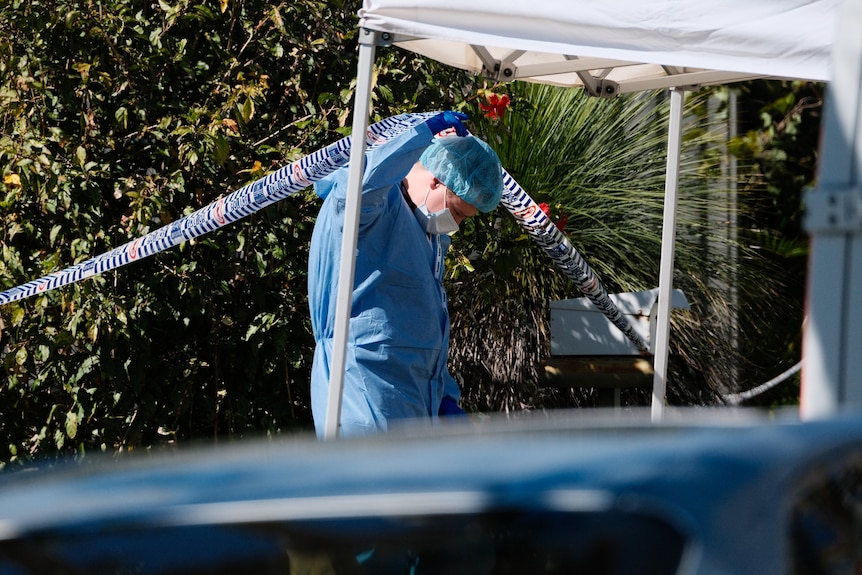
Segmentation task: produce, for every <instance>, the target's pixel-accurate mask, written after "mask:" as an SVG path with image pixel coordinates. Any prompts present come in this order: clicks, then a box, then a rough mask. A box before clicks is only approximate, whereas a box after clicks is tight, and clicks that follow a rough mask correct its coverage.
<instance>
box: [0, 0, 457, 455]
mask: <svg viewBox="0 0 862 575" xmlns="http://www.w3.org/2000/svg"><path fill="white" fill-rule="evenodd" d="M358 7H359V3H358V2H357V1H353V2H322V1H315V0H300V1H291V2H286V1H285V2H277V3H270V2H264V1H259V0H246V1H236V0H218V1H216V0H208V1H194V0H177V1H175V2H164V1H160V2H138V1H136V0H101V1H99V0H90V1H85V2H83V3H82V2H77V1H75V2H73V1H71V0H13V1H12V2H7V3H4V4H3V5H2V6H0V23H2V24H0V27H2V34H0V123H2V131H0V133H2V134H3V135H2V136H0V170H2V179H0V212H2V221H3V224H2V225H3V229H2V233H0V249H2V262H0V286H2V288H3V289H7V288H10V287H14V286H16V285H19V284H21V283H24V282H26V281H29V280H32V279H35V278H38V277H41V276H43V275H45V274H47V273H50V272H53V271H56V270H59V269H63V268H65V267H68V266H70V265H73V264H75V263H78V262H81V261H84V260H87V259H89V258H91V257H93V256H96V255H99V254H101V253H104V252H105V251H108V250H109V249H111V248H113V247H116V246H119V245H122V244H124V243H126V242H128V241H130V240H132V239H134V238H137V237H140V236H142V235H144V234H146V233H148V232H151V231H153V230H155V229H158V228H159V227H161V226H163V225H166V224H168V223H169V222H171V221H173V220H176V219H178V218H181V217H183V216H185V215H188V214H190V213H192V212H193V211H195V210H197V209H199V208H201V207H203V206H205V205H208V204H209V203H211V202H213V201H214V200H215V199H217V198H218V197H219V196H222V195H224V194H226V193H229V192H230V191H233V190H235V189H238V188H240V187H242V186H243V185H245V184H247V183H249V182H251V181H254V180H256V179H258V178H260V177H262V176H264V175H265V174H266V173H267V172H270V171H272V170H273V169H276V168H278V167H281V166H283V165H285V164H287V163H289V162H290V161H293V160H296V159H298V158H300V157H302V156H304V155H305V154H307V153H309V152H312V151H314V150H317V149H319V148H321V147H323V146H324V145H326V144H329V143H331V142H332V141H334V140H336V139H338V138H340V137H342V136H343V135H344V134H345V133H347V132H348V131H349V122H350V118H349V111H350V107H351V103H352V99H353V84H352V79H353V78H354V76H355V74H356V69H355V36H356V15H355V14H356V11H357V9H358ZM379 77H380V78H381V79H385V81H386V82H385V86H386V87H385V89H384V87H383V85H381V87H380V89H378V90H376V92H375V101H376V102H377V111H378V114H382V115H384V116H388V115H392V114H394V113H397V112H400V111H402V110H409V109H414V108H415V107H417V106H422V107H428V106H431V104H432V102H438V101H441V100H443V101H445V99H446V98H447V97H449V96H448V94H449V90H450V88H449V87H448V86H447V85H446V84H440V83H438V82H436V81H432V78H434V77H437V76H436V75H435V74H433V73H432V72H431V71H429V69H428V68H427V67H425V66H423V63H422V62H421V61H420V60H419V59H417V58H410V57H405V56H404V55H403V53H402V54H397V53H396V52H394V51H391V52H389V53H388V54H383V55H382V58H381V70H380V74H379ZM440 78H441V80H443V81H445V80H446V78H447V77H446V76H442V77H440ZM316 212H317V206H316V201H315V199H314V198H313V195H312V194H310V192H309V193H308V194H304V195H303V194H300V195H298V196H296V197H294V198H291V199H290V200H287V201H284V202H280V203H279V204H278V205H275V206H271V207H269V208H267V209H265V210H263V211H262V212H259V213H257V214H254V215H253V216H251V217H249V218H247V220H244V221H243V222H240V223H238V224H235V225H234V226H233V227H231V228H228V229H225V230H221V231H219V232H215V233H213V234H210V235H208V236H205V237H203V238H200V239H199V240H198V241H194V242H189V243H188V244H184V245H182V246H180V247H178V248H175V249H174V250H171V251H169V252H165V253H161V254H158V255H155V256H153V257H151V258H148V259H147V260H144V261H141V262H138V263H135V264H132V265H130V266H127V267H124V268H121V269H119V270H117V271H114V272H109V273H107V274H105V275H104V276H101V277H96V278H92V279H89V280H86V281H83V282H80V283H78V284H75V285H73V286H68V287H66V288H62V289H59V290H55V291H53V292H49V293H47V294H45V295H43V296H40V297H36V298H31V299H28V300H24V301H20V302H15V303H13V304H10V305H7V306H4V307H3V308H2V309H0V357H2V363H3V373H4V375H5V377H4V381H2V382H0V435H2V436H3V437H4V438H5V440H6V442H5V444H4V445H3V446H0V462H10V461H16V460H21V459H26V458H28V457H31V456H39V455H48V454H52V453H72V452H78V451H87V450H93V449H97V450H99V449H102V450H108V451H112V450H116V449H132V448H140V447H149V446H154V445H159V444H161V443H166V442H173V441H176V440H188V439H198V440H200V439H205V438H210V439H211V440H212V439H216V438H219V437H242V436H243V435H247V434H272V433H278V432H280V431H282V430H290V429H306V428H308V427H309V426H310V413H309V407H308V373H309V361H310V350H311V347H312V343H313V342H312V337H311V334H310V327H309V324H308V310H307V303H306V280H305V274H306V265H307V245H308V240H309V237H310V231H311V228H312V226H313V222H314V216H315V214H316Z"/></svg>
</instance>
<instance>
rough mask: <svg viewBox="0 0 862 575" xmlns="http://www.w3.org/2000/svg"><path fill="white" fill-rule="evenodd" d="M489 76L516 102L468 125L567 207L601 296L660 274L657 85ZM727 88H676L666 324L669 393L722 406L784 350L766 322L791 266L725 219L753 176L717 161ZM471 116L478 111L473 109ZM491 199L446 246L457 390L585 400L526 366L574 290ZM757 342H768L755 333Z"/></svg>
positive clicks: (511, 397)
mask: <svg viewBox="0 0 862 575" xmlns="http://www.w3.org/2000/svg"><path fill="white" fill-rule="evenodd" d="M501 89H504V90H507V91H508V93H509V95H510V96H511V97H512V99H513V102H514V104H513V109H512V110H511V111H510V112H509V113H507V115H506V116H505V118H504V120H503V121H501V122H495V121H490V120H484V121H480V122H478V125H477V129H478V130H479V131H480V132H481V133H483V134H485V136H486V137H487V138H488V139H489V141H490V142H491V143H492V144H493V145H494V146H495V149H496V150H497V151H498V153H499V154H500V157H501V160H502V161H503V165H504V167H505V168H506V170H507V171H508V172H509V173H510V174H512V176H513V177H514V178H515V179H516V180H517V181H518V182H519V183H520V184H521V185H522V186H523V187H524V189H525V190H527V192H528V193H529V194H530V195H531V196H532V197H533V198H534V199H535V200H536V201H537V202H545V203H547V204H549V206H550V209H551V216H552V218H553V219H555V220H557V221H560V220H561V218H563V217H566V218H567V222H566V224H565V231H566V234H567V236H568V237H569V239H570V240H571V242H572V244H573V245H574V246H575V247H576V248H577V249H578V251H579V252H580V253H581V254H582V255H583V256H584V258H585V259H586V261H587V262H588V264H589V265H590V266H591V267H592V269H593V270H594V271H595V273H596V275H597V276H598V277H599V279H600V281H602V283H603V284H604V285H605V287H606V289H607V290H608V291H609V292H610V293H615V292H626V291H636V290H646V289H651V288H654V287H656V286H657V285H658V268H659V261H660V250H661V234H662V210H663V205H664V188H665V170H666V161H667V123H668V110H669V106H668V102H667V99H666V94H664V93H653V94H641V95H632V96H625V97H620V98H616V99H612V100H603V99H594V98H589V97H587V96H585V95H584V94H582V93H580V92H578V91H574V90H569V89H560V88H555V87H550V86H539V85H525V84H518V83H515V84H512V85H511V86H506V87H505V88H501ZM726 96H727V94H726V91H722V90H717V91H701V92H698V93H695V94H690V95H689V96H688V97H687V100H686V129H685V136H684V141H683V149H682V157H681V179H680V186H679V188H680V194H679V205H678V214H677V218H678V227H677V239H678V243H677V249H676V254H675V276H674V286H675V287H677V288H680V289H682V290H683V291H684V292H685V293H686V296H687V298H688V299H689V302H690V303H691V306H692V310H691V311H690V312H677V313H675V314H674V316H673V321H672V335H671V343H672V350H671V354H672V355H671V370H672V373H671V377H670V378H669V388H668V396H669V400H670V402H671V403H674V404H685V405H691V404H695V405H702V404H713V403H720V402H721V399H720V398H721V395H722V394H724V393H727V392H728V391H734V390H736V389H737V388H738V387H741V388H743V389H745V388H747V387H753V385H755V384H759V383H761V381H758V380H757V379H755V378H756V377H758V376H759V375H760V373H759V372H755V371H752V370H751V369H750V368H751V366H752V365H753V364H756V359H758V358H759V356H760V355H761V354H769V353H772V354H776V353H783V349H782V348H781V347H780V343H779V342H777V341H776V340H777V339H778V338H775V337H769V338H765V335H766V334H772V333H773V330H774V325H775V324H774V323H773V322H775V321H776V320H778V319H781V317H782V315H783V314H786V311H787V310H788V309H790V308H792V307H793V304H794V302H793V301H792V299H791V300H790V301H788V298H786V297H785V296H786V294H785V286H786V284H787V282H789V281H797V280H796V278H795V277H792V276H789V275H788V274H786V273H784V272H783V270H782V269H781V268H780V267H779V265H777V262H775V261H774V260H771V259H770V258H769V257H765V255H766V254H764V252H763V250H762V249H758V247H759V246H758V244H756V243H753V242H752V240H751V234H748V233H745V231H746V230H745V229H743V232H738V231H736V230H735V229H734V228H732V227H730V226H728V223H729V222H731V221H738V222H740V223H743V225H744V223H745V222H748V221H749V220H748V219H747V218H749V217H751V216H752V214H753V213H754V211H753V208H754V207H756V206H757V205H758V202H759V201H760V200H761V196H762V193H763V189H762V188H758V187H757V186H754V185H753V184H752V185H749V186H748V187H747V188H745V189H743V190H742V191H741V192H740V193H736V194H732V193H731V191H732V190H731V180H730V174H729V173H728V172H727V169H726V166H725V165H724V163H723V162H725V158H726V157H727V156H726V153H725V152H724V150H725V146H726V143H727V138H728V134H727V128H726V126H727V124H726V122H725V120H726V108H725V106H724V102H725V100H726ZM471 104H472V103H471ZM472 115H473V117H477V118H479V117H481V114H480V113H479V112H478V110H474V111H473V114H472ZM502 211H504V210H502ZM499 212H500V210H498V217H499V219H498V220H496V221H493V220H482V219H475V220H474V221H473V223H471V224H469V225H468V226H467V229H466V230H465V233H463V234H459V236H458V240H457V241H456V248H458V250H457V251H456V254H455V255H454V256H453V259H454V262H455V264H456V265H455V266H454V268H453V272H452V274H453V280H454V281H455V284H454V286H453V288H452V290H451V293H452V299H453V301H455V302H457V303H456V305H457V306H461V307H460V309H459V311H460V313H461V314H462V315H459V314H453V316H454V317H455V318H456V319H455V325H454V326H453V334H454V336H453V337H454V343H453V346H452V347H453V350H454V352H453V356H454V360H453V363H454V364H455V365H456V366H457V370H456V371H458V373H459V375H460V376H461V378H462V379H463V382H464V385H465V390H466V391H465V394H466V396H467V397H468V401H470V402H472V403H474V404H475V405H476V406H478V409H480V410H501V409H502V410H509V409H521V408H529V407H534V408H535V407H559V406H571V405H590V404H591V403H592V401H593V398H592V397H591V396H589V392H581V391H562V390H549V389H546V388H543V387H542V385H541V379H540V376H539V373H538V368H539V367H540V365H541V361H542V359H544V358H546V357H547V356H548V354H549V353H550V349H549V347H550V346H549V339H550V334H549V333H548V331H547V329H548V328H547V326H548V316H549V309H548V302H549V300H555V299H565V298H571V297H581V296H582V295H583V294H581V293H579V292H578V290H577V289H576V287H575V286H574V284H573V283H572V282H570V281H569V280H568V279H566V278H565V277H564V276H563V275H562V274H561V273H560V272H559V271H558V270H557V269H556V268H555V267H554V265H553V262H552V261H551V260H550V259H549V258H548V257H547V256H546V255H545V254H544V252H543V251H542V250H541V249H539V248H538V246H536V245H535V243H534V242H533V241H532V240H531V239H529V238H528V236H527V235H526V234H525V233H524V231H523V230H521V229H520V227H519V226H518V225H517V224H516V222H514V220H513V219H512V218H509V217H507V215H506V214H502V215H501V214H500V213H499ZM762 231H764V235H766V233H765V232H766V231H767V230H762ZM737 233H739V234H740V235H739V236H736V234H737ZM458 262H462V263H463V264H462V265H461V266H459V265H458ZM468 264H469V265H468ZM467 270H473V271H472V272H470V273H466V271H467ZM479 318H481V321H480V319H479ZM785 335H786V334H785ZM767 339H768V341H769V345H771V346H772V347H769V346H768V345H764V343H765V340H767ZM776 346H778V347H776ZM490 358H495V359H493V360H492V359H490ZM627 395H628V397H627V398H626V401H627V402H628V403H630V404H644V403H648V402H649V395H648V394H647V393H643V392H641V393H639V392H634V391H630V392H628V393H627Z"/></svg>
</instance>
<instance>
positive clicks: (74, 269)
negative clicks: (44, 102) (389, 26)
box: [0, 112, 435, 305]
mask: <svg viewBox="0 0 862 575" xmlns="http://www.w3.org/2000/svg"><path fill="white" fill-rule="evenodd" d="M434 114H435V112H432V113H424V114H402V115H399V116H393V117H391V118H388V119H386V120H383V121H382V122H378V123H376V124H373V125H371V126H369V128H368V132H367V143H368V147H369V148H375V147H379V146H381V145H383V144H385V143H386V142H387V141H389V140H391V139H392V138H394V137H395V136H397V135H399V134H401V133H403V132H405V131H407V130H408V129H410V128H412V127H414V126H417V125H419V124H422V123H423V122H425V121H426V120H427V119H428V118H429V117H431V116H433V115H434ZM350 143H351V139H350V136H348V137H346V138H342V139H341V140H339V141H337V142H335V143H334V144H330V145H329V146H327V147H325V148H323V149H321V150H318V151H316V152H314V153H312V154H309V155H308V156H305V157H304V158H302V159H300V160H297V161H296V162H293V163H291V164H288V165H287V166H285V167H283V168H280V169H279V170H276V171H275V172H273V173H271V174H269V175H267V176H264V177H263V178H261V179H259V180H257V181H255V182H253V183H251V184H249V185H247V186H245V187H243V188H240V189H239V190H237V191H235V192H233V193H231V194H229V195H227V196H225V197H223V198H220V199H218V200H216V201H215V202H213V203H212V204H210V205H208V206H206V207H204V208H201V209H199V210H198V211H196V212H194V213H192V214H189V215H188V216H186V217H184V218H182V219H179V220H176V221H175V222H172V223H170V224H168V225H166V226H164V227H161V228H159V229H157V230H155V231H153V232H150V233H149V234H147V235H145V236H142V237H140V238H138V239H136V240H133V241H131V242H128V243H127V244H124V245H122V246H120V247H118V248H114V249H113V250H111V251H109V252H106V253H104V254H102V255H99V256H96V257H94V258H92V259H89V260H87V261H84V262H81V263H79V264H76V265H73V266H71V267H69V268H66V269H63V270H60V271H57V272H54V273H51V274H49V275H47V276H44V277H42V278H39V279H36V280H33V281H29V282H27V283H25V284H22V285H19V286H17V287H14V288H11V289H8V290H6V291H4V292H2V293H0V305H4V304H7V303H10V302H13V301H16V300H20V299H24V298H27V297H30V296H33V295H37V294H41V293H44V292H47V291H49V290H53V289H56V288H58V287H61V286H65V285H68V284H71V283H74V282H77V281H80V280H83V279H86V278H88V277H91V276H94V275H97V274H101V273H103V272H106V271H109V270H112V269H115V268H118V267H120V266H124V265H126V264H129V263H131V262H133V261H137V260H140V259H143V258H145V257H147V256H151V255H153V254H156V253H158V252H161V251H164V250H167V249H169V248H172V247H174V246H176V245H179V244H181V243H183V242H185V241H188V240H191V239H194V238H197V237H199V236H202V235H204V234H207V233H209V232H212V231H214V230H216V229H218V228H221V227H223V226H226V225H227V224H231V223H233V222H235V221H237V220H239V219H242V218H244V217H246V216H249V215H251V214H253V213H254V212H257V211H258V210H261V209H263V208H265V207H266V206H269V205H270V204H273V203H275V202H277V201H279V200H283V199H284V198H286V197H288V196H291V195H293V194H295V193H296V192H298V191H300V190H302V189H304V188H306V187H308V186H310V185H311V184H313V183H314V182H316V181H317V180H320V179H321V178H323V177H324V176H326V175H328V174H330V173H331V172H333V171H335V170H336V169H338V168H340V167H341V166H345V165H347V163H348V162H349V160H350Z"/></svg>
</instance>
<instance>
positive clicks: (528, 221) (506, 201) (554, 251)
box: [500, 170, 650, 354]
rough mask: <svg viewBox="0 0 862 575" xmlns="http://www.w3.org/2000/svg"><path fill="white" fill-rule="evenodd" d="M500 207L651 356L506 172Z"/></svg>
mask: <svg viewBox="0 0 862 575" xmlns="http://www.w3.org/2000/svg"><path fill="white" fill-rule="evenodd" d="M500 203H502V204H503V205H504V206H505V207H506V209H507V210H509V212H510V213H511V214H512V215H513V216H514V217H515V219H516V220H517V221H518V223H519V224H521V227H523V228H524V229H525V230H526V231H527V233H528V234H529V235H530V236H531V237H532V238H533V240H535V242H536V243H537V244H539V245H540V246H541V247H542V249H544V250H545V252H546V253H547V254H548V255H549V256H550V257H551V259H552V260H553V262H554V263H555V264H556V265H557V267H558V268H560V269H561V270H562V272H563V273H564V274H566V276H567V277H568V278H569V279H571V280H572V281H573V282H574V283H575V285H576V286H578V289H580V290H581V292H583V294H584V295H585V296H586V297H587V299H589V300H590V301H591V302H592V303H593V305H595V306H596V308H598V310H599V311H600V312H602V313H603V314H604V316H605V317H606V318H608V320H610V322H611V323H613V324H614V325H615V326H617V327H618V328H619V329H620V331H622V332H623V334H624V335H625V336H626V337H627V338H629V340H631V342H632V343H633V344H635V346H636V347H637V348H638V351H639V352H641V353H642V354H647V353H649V352H650V350H649V346H648V345H647V344H646V342H644V340H643V338H641V336H640V335H638V333H637V332H636V331H635V330H634V328H633V327H632V324H631V322H630V321H629V320H628V318H627V317H626V316H625V315H623V313H622V312H621V311H620V309H619V308H618V307H617V305H616V304H615V303H614V302H613V300H611V298H610V297H609V296H608V293H607V291H606V290H605V288H604V286H603V285H602V283H601V282H600V281H599V278H598V277H597V276H596V274H595V273H594V272H593V270H592V269H591V268H590V266H589V265H588V264H587V262H586V261H585V260H584V258H583V256H582V255H581V254H580V252H578V250H577V249H575V247H574V246H573V245H572V243H571V242H570V241H569V239H568V238H567V237H566V236H565V235H564V234H563V232H561V231H560V230H559V229H558V228H557V226H556V224H554V222H553V221H552V220H551V218H549V217H548V216H547V214H545V212H544V211H542V209H541V208H540V207H539V205H538V204H537V203H536V202H535V201H534V200H533V199H532V198H531V197H530V196H529V194H527V192H526V191H524V189H523V188H522V187H521V186H520V185H519V184H518V182H516V181H515V179H514V178H512V176H511V175H509V174H508V173H507V172H506V170H503V198H502V200H501V202H500Z"/></svg>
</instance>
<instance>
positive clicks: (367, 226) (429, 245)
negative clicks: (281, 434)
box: [308, 112, 503, 436]
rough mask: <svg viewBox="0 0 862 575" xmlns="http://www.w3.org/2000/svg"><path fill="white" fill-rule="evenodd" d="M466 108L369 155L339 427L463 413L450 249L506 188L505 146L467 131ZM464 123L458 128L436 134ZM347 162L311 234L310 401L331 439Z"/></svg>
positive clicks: (330, 184) (325, 187) (349, 431)
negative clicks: (450, 362)
mask: <svg viewBox="0 0 862 575" xmlns="http://www.w3.org/2000/svg"><path fill="white" fill-rule="evenodd" d="M464 119H466V116H464V115H463V114H458V113H454V112H442V113H440V114H438V115H436V116H433V117H431V118H430V119H429V120H428V121H427V122H426V123H424V124H421V125H419V126H416V127H415V128H413V129H412V130H410V131H408V132H405V133H404V134H402V135H401V136H399V137H397V138H395V139H393V140H392V141H391V142H389V143H387V144H386V145H384V146H381V147H379V148H376V149H374V150H372V151H369V152H368V153H367V155H366V167H365V173H364V179H363V183H362V207H361V215H360V224H359V239H358V246H357V253H356V268H355V269H356V272H355V273H356V276H355V278H354V285H353V302H352V310H351V318H350V324H349V329H348V340H347V356H346V361H345V364H346V369H345V374H344V390H343V396H342V408H341V426H340V428H339V435H341V436H356V435H367V434H371V433H377V432H381V431H386V430H387V429H388V427H389V424H390V422H392V421H394V420H401V419H407V418H431V419H432V420H436V419H437V418H438V417H440V416H441V415H448V414H455V413H463V412H461V411H460V408H459V407H458V402H459V399H460V389H459V387H458V384H457V382H456V381H455V380H454V378H453V377H452V376H451V375H450V373H449V370H448V368H447V359H448V352H449V312H448V306H447V297H446V290H445V288H444V287H443V283H442V282H443V274H444V265H443V264H444V257H445V255H446V251H447V250H448V248H449V245H450V242H451V239H450V236H449V235H448V234H451V233H454V232H455V231H456V230H457V229H458V226H459V224H460V223H461V221H463V220H464V219H465V218H468V217H471V216H473V215H475V214H477V213H478V212H485V213H487V212H490V211H492V210H493V209H494V208H495V207H496V206H497V204H498V203H499V201H500V197H501V195H502V189H503V182H502V168H501V165H500V161H499V159H498V157H497V155H496V153H495V152H494V151H493V150H492V149H491V148H490V146H488V144H486V143H485V142H483V141H482V140H480V139H478V138H476V137H474V136H472V135H469V134H467V131H466V129H465V128H464V126H463V124H462V120H464ZM449 128H454V129H455V132H456V134H453V135H446V136H443V135H440V136H438V137H435V135H436V134H438V133H440V132H442V131H444V130H447V129H449ZM348 173H349V172H348V168H346V167H345V168H341V169H339V170H337V171H336V172H334V173H333V174H330V175H329V176H327V177H326V178H324V179H322V180H320V181H319V182H317V183H316V184H315V186H314V189H315V192H316V193H317V195H318V196H320V197H321V198H323V200H324V202H323V206H322V207H321V210H320V213H319V215H318V217H317V223H316V224H315V227H314V232H313V235H312V240H311V252H310V254H309V265H308V293H309V307H310V309H311V323H312V328H313V331H314V337H315V343H316V347H315V352H314V363H313V366H312V375H311V404H312V414H313V416H314V424H315V428H316V430H317V434H318V435H319V436H322V434H323V429H324V424H325V417H326V405H327V400H328V390H329V380H330V365H331V359H332V353H333V336H334V333H333V332H334V324H335V306H336V293H337V288H338V274H339V267H340V257H341V241H342V231H343V223H344V208H345V202H346V192H347V178H348Z"/></svg>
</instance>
